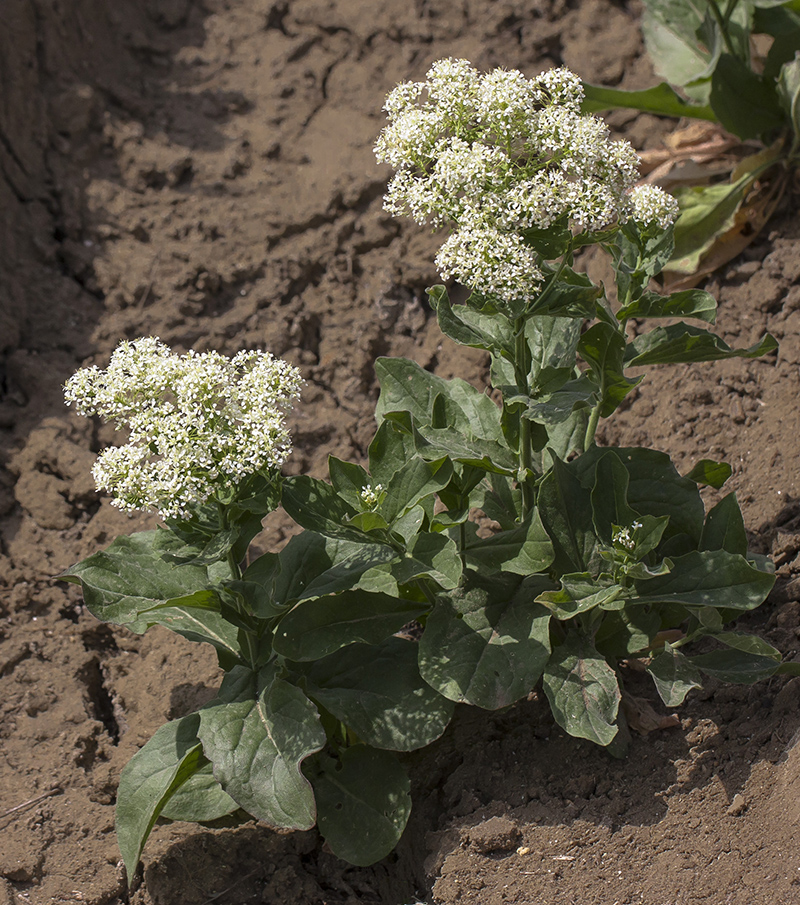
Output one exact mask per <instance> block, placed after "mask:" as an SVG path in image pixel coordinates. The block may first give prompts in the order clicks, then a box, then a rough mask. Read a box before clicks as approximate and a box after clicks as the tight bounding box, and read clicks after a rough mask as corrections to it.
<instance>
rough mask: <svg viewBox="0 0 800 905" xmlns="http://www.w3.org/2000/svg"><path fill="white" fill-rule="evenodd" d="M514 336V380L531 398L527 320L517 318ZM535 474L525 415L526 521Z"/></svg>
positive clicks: (521, 475)
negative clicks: (531, 476) (532, 477)
mask: <svg viewBox="0 0 800 905" xmlns="http://www.w3.org/2000/svg"><path fill="white" fill-rule="evenodd" d="M514 326H515V328H516V329H515V335H514V378H515V380H516V381H517V391H518V392H519V395H520V396H525V397H528V398H530V395H531V387H530V384H529V382H528V375H529V373H530V362H529V361H528V343H527V341H526V339H525V318H524V317H520V318H517V320H516V322H515V325H514ZM532 472H533V451H532V449H531V422H530V421H529V419H528V418H526V417H525V416H524V415H521V416H520V422H519V471H518V473H517V481H518V483H519V485H520V488H521V489H522V518H523V519H525V518H526V517H527V515H528V513H529V512H531V511H532V510H533V507H534V499H533V487H531V485H530V481H529V480H528V479H529V476H530V474H531V473H532Z"/></svg>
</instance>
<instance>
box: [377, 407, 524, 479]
mask: <svg viewBox="0 0 800 905" xmlns="http://www.w3.org/2000/svg"><path fill="white" fill-rule="evenodd" d="M384 423H385V422H384ZM497 427H498V432H499V433H500V435H501V437H502V428H501V427H500V412H499V410H498V414H497ZM418 436H419V437H420V438H422V439H423V440H424V441H425V444H426V445H422V444H421V443H419V444H418V445H417V451H418V452H419V455H420V456H421V457H422V458H423V459H425V460H428V461H430V460H432V459H440V458H442V457H445V456H446V457H447V458H449V459H452V460H453V461H454V462H459V463H461V464H462V465H472V466H475V467H477V468H480V469H482V470H483V471H489V472H494V473H495V474H505V475H512V474H516V469H517V464H518V463H517V462H516V460H515V458H514V454H513V453H512V452H511V450H510V449H509V448H508V446H507V445H506V443H505V438H503V441H502V442H496V441H494V440H484V439H483V438H481V437H473V436H470V434H469V432H466V433H465V432H464V428H463V427H460V428H459V427H455V426H454V427H447V428H432V427H425V426H422V427H420V428H419V430H418Z"/></svg>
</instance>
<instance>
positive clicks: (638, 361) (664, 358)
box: [626, 324, 778, 368]
mask: <svg viewBox="0 0 800 905" xmlns="http://www.w3.org/2000/svg"><path fill="white" fill-rule="evenodd" d="M777 348H778V344H777V342H776V341H775V339H774V338H773V337H772V336H770V334H769V333H765V334H764V337H763V338H762V339H761V341H760V342H758V343H756V344H755V345H753V346H750V347H749V348H747V349H732V348H731V347H730V346H729V345H728V344H727V343H726V342H725V341H724V340H722V339H720V337H719V336H716V335H715V334H714V333H709V332H708V330H703V329H702V328H701V327H694V326H692V325H691V324H671V325H670V326H668V327H656V328H655V329H654V330H650V331H649V332H648V333H643V334H642V335H641V336H637V337H636V339H634V341H633V342H632V343H629V344H628V351H627V353H626V358H627V362H626V364H627V366H628V367H631V368H638V367H642V366H644V365H657V364H678V363H688V362H695V361H720V360H722V359H724V358H760V357H761V356H762V355H766V354H767V353H768V352H773V351H774V350H775V349H777Z"/></svg>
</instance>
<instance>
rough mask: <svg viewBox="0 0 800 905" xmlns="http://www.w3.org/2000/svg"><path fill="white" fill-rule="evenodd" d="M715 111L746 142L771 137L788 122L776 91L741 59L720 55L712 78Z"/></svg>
mask: <svg viewBox="0 0 800 905" xmlns="http://www.w3.org/2000/svg"><path fill="white" fill-rule="evenodd" d="M710 101H711V108H712V109H713V111H714V113H715V114H716V116H717V119H719V121H720V122H721V123H722V125H723V126H724V127H725V128H726V129H727V130H728V131H729V132H732V133H733V134H734V135H737V136H738V137H739V138H741V139H742V140H743V141H747V140H748V139H751V138H762V137H765V136H768V135H769V134H770V133H771V132H773V131H774V130H776V129H780V128H781V126H782V125H783V122H784V119H783V115H782V111H781V107H780V104H779V103H778V99H777V97H776V96H775V91H774V89H772V88H771V87H770V86H769V85H768V84H766V83H765V82H764V81H763V80H762V79H761V78H760V76H758V75H756V73H755V72H753V70H752V69H751V68H750V67H749V66H748V65H747V64H746V63H744V62H743V61H742V60H740V59H739V58H738V57H735V56H732V55H731V54H729V53H723V54H721V55H720V58H719V60H718V61H717V65H716V68H715V69H714V74H713V75H712V76H711V97H710Z"/></svg>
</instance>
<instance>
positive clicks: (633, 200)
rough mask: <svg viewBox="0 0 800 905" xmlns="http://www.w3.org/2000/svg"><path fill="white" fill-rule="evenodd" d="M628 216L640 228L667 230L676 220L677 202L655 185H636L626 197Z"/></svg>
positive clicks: (678, 211) (677, 212)
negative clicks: (654, 227) (638, 224)
mask: <svg viewBox="0 0 800 905" xmlns="http://www.w3.org/2000/svg"><path fill="white" fill-rule="evenodd" d="M628 203H629V206H630V208H629V209H630V216H631V219H632V220H635V221H636V222H637V223H640V224H641V225H642V226H652V225H655V226H659V227H661V229H667V227H669V226H672V224H673V223H674V222H675V221H676V220H677V219H678V214H679V213H680V210H679V208H678V202H677V201H676V199H675V198H673V197H672V195H668V194H667V193H666V192H665V191H664V190H663V189H660V188H658V186H655V185H637V186H636V187H635V188H633V189H631V191H630V193H629V195H628Z"/></svg>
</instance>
